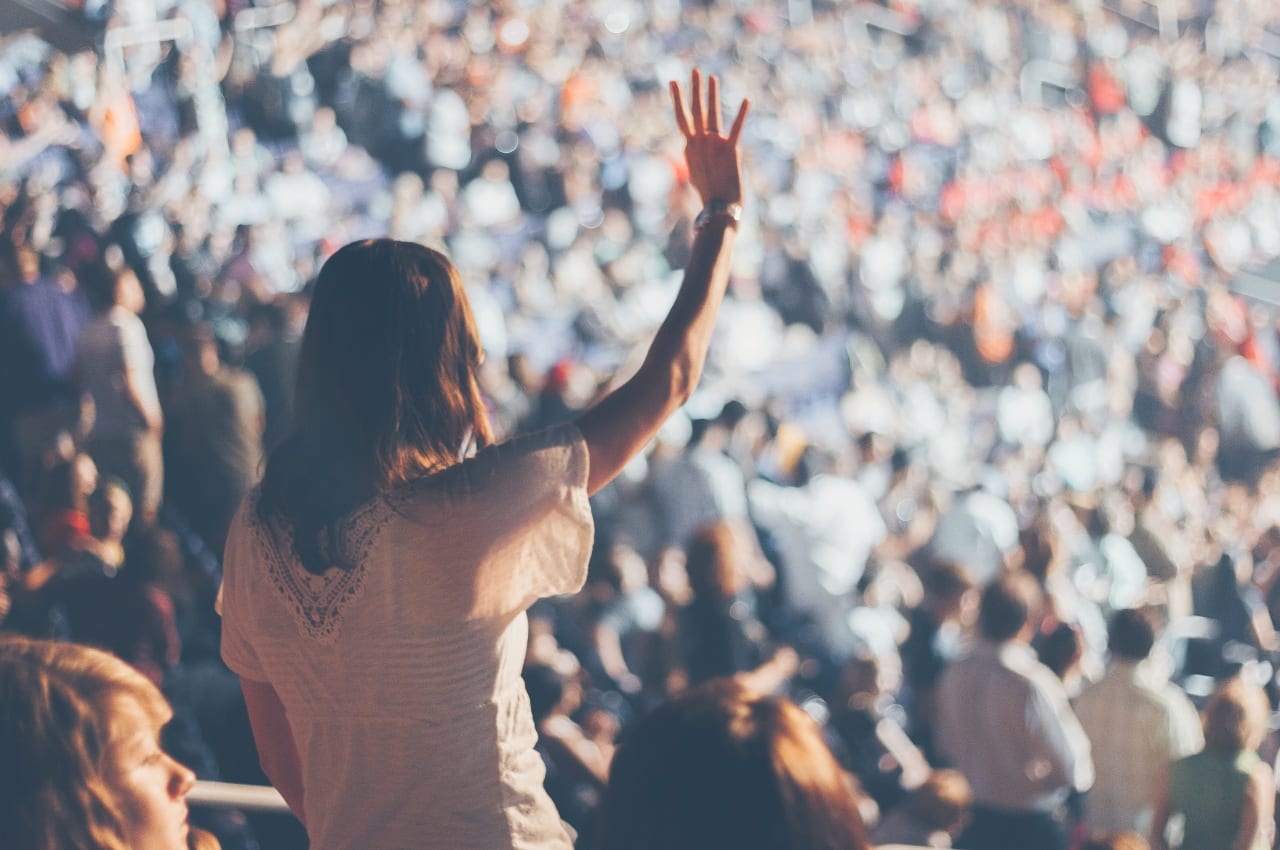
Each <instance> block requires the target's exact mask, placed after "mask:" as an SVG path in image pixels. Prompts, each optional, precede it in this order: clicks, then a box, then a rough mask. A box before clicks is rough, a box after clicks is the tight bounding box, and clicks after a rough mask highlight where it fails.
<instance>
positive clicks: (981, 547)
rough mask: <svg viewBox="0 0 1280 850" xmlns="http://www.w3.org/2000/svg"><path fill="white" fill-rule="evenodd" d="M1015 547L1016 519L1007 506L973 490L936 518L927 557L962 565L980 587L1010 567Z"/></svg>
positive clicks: (996, 496) (1015, 550)
mask: <svg viewBox="0 0 1280 850" xmlns="http://www.w3.org/2000/svg"><path fill="white" fill-rule="evenodd" d="M1018 547H1019V541H1018V518H1017V515H1015V514H1014V512H1013V509H1012V508H1011V507H1010V506H1009V503H1008V502H1007V501H1006V500H1005V499H1003V498H1001V497H1000V496H998V495H996V494H995V493H992V492H989V491H988V490H985V489H982V488H974V489H972V490H970V491H969V492H968V493H965V494H963V495H961V496H959V497H957V498H956V501H955V503H954V504H953V505H952V506H951V508H950V509H948V510H946V511H945V512H943V514H942V515H941V516H940V517H938V525H937V527H936V528H935V529H934V532H933V538H932V539H931V540H930V541H929V554H930V555H931V556H932V557H933V558H935V559H936V560H939V561H951V562H953V563H957V564H964V565H965V566H966V567H967V568H968V569H969V571H970V574H971V575H972V576H973V580H974V581H975V582H977V583H978V584H980V585H981V584H986V583H987V582H989V581H991V580H992V579H993V578H995V577H996V576H997V575H998V574H999V573H1000V572H1002V571H1003V570H1004V569H1005V568H1006V567H1008V566H1009V565H1011V564H1012V563H1013V561H1014V558H1015V556H1016V554H1017V553H1018Z"/></svg>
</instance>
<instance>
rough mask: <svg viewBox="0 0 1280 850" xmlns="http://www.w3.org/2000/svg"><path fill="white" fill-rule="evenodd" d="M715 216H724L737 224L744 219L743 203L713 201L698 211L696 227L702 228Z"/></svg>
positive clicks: (695, 220) (694, 222) (694, 221)
mask: <svg viewBox="0 0 1280 850" xmlns="http://www.w3.org/2000/svg"><path fill="white" fill-rule="evenodd" d="M713 218H723V219H726V220H727V221H728V222H730V223H731V224H737V223H738V222H740V221H742V204H729V203H725V202H724V201H711V202H710V203H709V204H707V205H706V206H705V207H703V208H702V212H700V213H698V217H697V218H695V219H694V220H693V227H694V229H695V230H697V229H700V228H701V227H702V226H703V225H704V224H706V223H707V222H709V221H711V220H712V219H713Z"/></svg>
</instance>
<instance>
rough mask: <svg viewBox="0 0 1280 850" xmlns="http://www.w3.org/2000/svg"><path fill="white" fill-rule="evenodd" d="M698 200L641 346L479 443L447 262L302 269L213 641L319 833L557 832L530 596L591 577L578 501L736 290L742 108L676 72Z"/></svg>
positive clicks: (686, 388)
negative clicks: (677, 274)
mask: <svg viewBox="0 0 1280 850" xmlns="http://www.w3.org/2000/svg"><path fill="white" fill-rule="evenodd" d="M672 95H673V101H674V106H675V116H676V123H677V125H678V126H679V128H680V131H681V135H682V136H683V138H684V141H685V158H686V161H687V163H688V167H689V172H688V173H689V181H690V182H691V183H692V184H693V187H694V188H695V189H696V190H697V192H698V194H699V195H700V196H701V198H702V202H703V204H704V209H703V213H702V214H701V215H700V216H699V217H698V223H697V227H696V235H695V236H694V240H693V247H692V251H691V254H690V258H689V262H688V264H687V266H686V268H685V272H684V280H683V282H682V284H681V286H680V291H679V292H678V294H677V295H676V299H675V302H674V304H673V305H672V307H671V311H670V313H669V314H668V316H667V318H666V320H665V321H664V322H663V323H662V326H661V327H660V328H659V329H658V331H657V334H656V336H655V337H654V340H653V342H652V344H651V345H650V348H649V353H648V355H647V356H646V358H645V360H644V363H643V364H642V365H641V366H640V368H639V370H638V371H637V372H636V374H635V375H634V376H633V377H632V378H631V379H630V380H628V381H627V382H626V383H624V384H622V385H621V386H619V387H618V388H617V389H615V390H614V391H613V392H611V393H610V394H608V395H607V396H605V397H604V398H603V399H601V400H600V401H599V403H597V404H596V405H595V406H594V407H592V408H591V409H589V410H587V411H586V412H585V413H583V414H582V415H581V416H579V417H578V418H577V420H576V421H574V422H569V423H565V424H563V425H560V426H558V427H555V428H552V429H550V430H548V431H545V432H543V433H541V434H534V435H532V436H526V437H520V438H517V439H514V440H511V441H509V442H507V443H504V444H502V445H493V442H494V440H493V437H492V432H491V429H490V426H489V419H488V413H487V411H486V404H485V399H484V397H483V395H482V393H481V391H480V384H479V369H480V364H481V361H482V359H483V352H482V351H481V348H480V339H479V335H478V333H477V331H476V325H475V321H474V319H473V318H472V315H471V309H470V307H469V305H468V300H467V293H466V289H465V287H464V286H463V281H462V277H461V275H460V274H459V273H458V271H457V269H456V268H454V266H453V264H452V263H451V262H450V261H449V259H448V258H447V257H446V256H444V255H443V254H441V253H439V252H437V251H433V250H431V249H429V248H426V247H423V246H421V245H415V244H411V243H407V242H396V241H392V240H389V239H375V240H367V241H364V242H356V243H353V244H351V245H347V246H346V247H344V248H342V249H340V250H339V251H338V252H337V253H335V254H334V255H333V256H332V257H330V258H329V259H328V260H327V261H326V262H325V264H324V266H323V267H322V268H321V270H320V273H319V276H318V277H317V279H316V283H315V289H314V294H313V298H312V302H311V310H310V313H309V315H308V317H307V327H306V330H305V332H304V334H303V339H302V350H301V352H300V354H299V358H298V373H297V379H298V392H297V415H296V416H295V423H296V424H295V430H294V432H293V433H292V434H290V435H289V436H288V437H287V438H286V439H285V440H284V442H283V443H282V444H281V445H280V446H279V447H278V448H277V449H276V450H275V451H274V452H272V454H271V456H270V458H269V459H268V461H267V466H266V470H265V473H264V475H263V480H262V484H261V486H260V488H259V489H258V490H257V491H256V493H254V494H250V496H249V498H248V500H247V501H246V504H245V505H244V506H242V508H241V510H240V512H239V513H238V514H237V517H236V519H235V521H234V522H233V523H232V527H231V530H230V532H229V534H228V539H227V549H226V555H225V558H224V571H223V586H222V614H223V629H222V657H223V659H224V660H225V661H226V662H227V665H228V666H229V667H231V669H232V670H234V671H235V672H236V673H238V674H239V675H240V677H241V686H242V689H243V691H244V695H245V703H246V705H247V707H248V711H249V718H250V721H251V723H252V726H253V735H254V740H255V742H256V744H257V747H258V753H259V756H260V758H261V761H262V766H263V770H264V771H265V773H266V774H267V776H268V777H269V778H270V779H271V781H272V783H273V784H274V785H275V786H276V787H277V788H278V789H279V790H280V792H281V794H282V795H283V796H284V798H285V800H286V801H288V803H289V806H290V808H291V809H292V810H293V811H294V812H295V813H296V814H297V815H298V817H299V819H300V820H301V821H302V822H303V824H304V825H305V826H306V829H307V834H308V837H309V839H310V841H311V846H312V848H314V850H340V848H341V849H342V850H345V848H376V847H459V848H463V847H483V848H486V850H501V848H539V850H550V848H559V849H560V850H568V848H569V847H570V846H571V840H570V838H569V836H568V834H567V832H566V831H565V829H564V828H563V826H562V824H561V822H560V818H559V816H558V814H557V812H556V809H555V806H554V805H553V803H552V801H551V799H550V798H549V797H548V796H547V793H546V791H545V790H544V789H543V779H544V776H545V771H544V768H543V763H542V759H541V757H540V756H539V755H538V753H537V752H536V751H535V750H534V743H535V742H536V740H537V732H536V730H535V728H534V723H533V717H532V715H531V713H530V709H529V700H528V695H527V693H526V692H525V689H524V687H523V685H522V683H521V680H520V667H521V664H522V662H523V660H524V656H525V648H526V645H527V644H528V618H527V615H526V611H527V610H528V608H529V607H530V606H531V605H532V604H533V603H534V602H535V601H536V600H538V599H539V598H543V597H547V596H556V595H560V594H566V593H574V592H577V591H578V590H579V589H580V588H581V587H582V585H583V582H584V581H585V580H586V566H587V559H588V556H589V554H590V551H591V541H592V535H593V526H592V520H591V511H590V506H589V504H588V501H587V497H588V496H589V495H590V494H592V493H594V492H596V491H597V490H599V489H600V488H602V487H603V486H605V484H607V483H608V482H609V481H610V480H612V479H613V478H614V477H615V476H616V475H617V474H618V473H619V472H620V471H621V470H622V468H623V467H624V466H625V465H626V464H627V463H628V461H630V459H631V458H632V457H633V456H634V455H635V454H636V453H638V452H639V451H640V450H641V449H642V448H643V447H644V446H645V445H646V444H647V443H648V442H649V440H650V439H652V438H653V436H654V434H656V433H657V431H658V429H659V427H660V426H661V425H662V423H663V422H664V421H665V420H666V418H667V417H668V416H670V415H671V414H672V413H673V412H675V410H676V409H678V408H679V407H680V406H681V405H682V404H683V403H684V402H685V401H686V400H687V399H688V398H689V396H690V394H691V393H692V392H693V389H694V388H695V387H696V386H697V383H698V379H699V376H700V374H701V371H702V367H703V364H704V362H705V359H706V354H707V347H708V345H709V343H710V340H711V335H712V331H713V329H714V325H715V316H716V311H717V309H718V308H719V305H720V302H721V301H722V300H723V297H724V293H725V289H726V287H727V285H728V280H729V270H730V265H731V260H732V250H733V244H734V240H735V238H736V231H737V221H738V217H739V215H740V213H741V201H742V185H741V175H740V168H739V156H738V139H739V136H740V134H741V132H742V126H743V122H744V120H745V118H746V111H747V104H746V102H745V101H744V102H743V104H742V106H741V108H740V109H739V111H738V113H737V118H736V119H734V121H733V123H732V125H730V126H729V127H728V128H727V130H728V132H727V133H724V132H722V131H721V115H720V104H719V84H718V82H717V80H716V79H715V78H714V77H712V78H711V79H710V81H709V87H708V90H707V92H706V94H705V97H704V94H703V85H702V78H701V76H700V75H699V74H698V73H697V72H694V76H693V81H692V92H691V95H692V96H691V97H690V99H689V103H688V106H687V107H686V101H685V98H684V96H683V93H682V92H681V91H680V90H679V88H678V87H677V86H675V84H674V83H673V84H672Z"/></svg>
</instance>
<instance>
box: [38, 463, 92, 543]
mask: <svg viewBox="0 0 1280 850" xmlns="http://www.w3.org/2000/svg"><path fill="white" fill-rule="evenodd" d="M97 489H98V467H97V465H96V464H95V463H94V462H93V458H91V457H89V455H87V454H85V453H83V452H77V453H75V454H74V455H73V456H72V457H71V459H70V460H66V459H61V458H59V459H57V460H55V461H54V462H53V465H52V466H50V467H49V468H48V469H46V470H44V471H43V472H42V473H41V474H40V476H39V477H38V478H37V479H36V499H37V500H36V503H35V504H36V506H37V511H38V515H37V522H38V523H39V543H40V547H41V549H42V550H43V551H44V552H46V553H47V554H48V555H49V557H51V558H60V557H63V556H65V555H67V554H69V553H71V552H73V551H75V550H76V549H79V548H81V546H82V545H83V543H84V541H85V540H86V539H87V538H88V536H89V496H90V495H91V494H92V493H93V492H94V491H95V490H97Z"/></svg>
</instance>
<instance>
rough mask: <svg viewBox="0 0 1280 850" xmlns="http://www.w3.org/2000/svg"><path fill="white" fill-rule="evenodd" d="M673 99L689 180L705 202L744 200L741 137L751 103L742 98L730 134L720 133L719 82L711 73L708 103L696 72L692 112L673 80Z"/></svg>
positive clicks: (691, 101) (699, 76)
mask: <svg viewBox="0 0 1280 850" xmlns="http://www.w3.org/2000/svg"><path fill="white" fill-rule="evenodd" d="M671 100H672V104H673V105H674V107H675V113H676V125H677V126H678V127H679V128H680V132H681V133H682V134H683V135H684V141H685V148H684V156H685V160H686V161H687V162H688V163H689V182H691V183H692V184H693V188H695V189H697V190H698V195H699V196H700V197H701V198H702V203H703V204H710V203H712V202H718V203H724V204H740V203H742V166H741V162H740V157H739V153H738V139H739V138H740V137H741V135H742V125H743V124H744V123H745V122H746V120H747V111H748V110H749V109H750V108H751V103H750V102H749V101H747V100H743V101H742V105H741V106H739V107H738V115H737V117H736V118H734V119H733V126H732V127H730V128H729V135H728V136H722V135H721V134H720V81H719V80H718V79H717V78H716V77H715V76H712V77H711V78H710V80H709V81H708V83H707V98H706V103H705V104H704V103H703V100H702V75H701V74H700V73H699V72H698V71H697V69H695V70H694V72H693V79H692V81H691V83H690V92H689V101H690V106H691V107H692V114H690V112H689V111H688V110H686V108H685V103H684V95H683V94H682V93H681V92H680V86H679V84H678V83H676V82H675V81H674V80H672V82H671Z"/></svg>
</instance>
